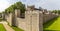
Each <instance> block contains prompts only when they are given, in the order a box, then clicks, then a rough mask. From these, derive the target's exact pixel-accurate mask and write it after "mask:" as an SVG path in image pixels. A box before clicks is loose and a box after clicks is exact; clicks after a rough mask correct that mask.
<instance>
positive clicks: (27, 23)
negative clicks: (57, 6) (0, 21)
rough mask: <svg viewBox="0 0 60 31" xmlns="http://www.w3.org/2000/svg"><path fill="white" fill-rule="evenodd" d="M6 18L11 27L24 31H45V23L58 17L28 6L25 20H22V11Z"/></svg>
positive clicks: (17, 11)
mask: <svg viewBox="0 0 60 31" xmlns="http://www.w3.org/2000/svg"><path fill="white" fill-rule="evenodd" d="M5 17H6V18H7V19H6V20H7V21H8V22H9V24H10V26H12V25H13V26H17V27H19V28H21V29H23V30H24V31H43V23H46V22H47V21H49V20H50V19H53V18H55V17H57V15H56V14H53V13H51V12H48V11H46V12H45V11H44V12H43V10H42V11H41V10H40V9H36V8H35V7H34V6H28V7H27V9H26V11H25V17H24V18H20V10H18V9H16V10H15V12H14V13H10V14H9V15H8V16H5Z"/></svg>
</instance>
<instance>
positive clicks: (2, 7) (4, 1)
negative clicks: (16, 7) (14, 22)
mask: <svg viewBox="0 0 60 31" xmlns="http://www.w3.org/2000/svg"><path fill="white" fill-rule="evenodd" d="M9 5H10V4H9V2H8V1H7V0H1V1H0V12H2V11H4V10H5V9H6V8H7V7H8V6H9Z"/></svg>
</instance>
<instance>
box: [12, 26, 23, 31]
mask: <svg viewBox="0 0 60 31" xmlns="http://www.w3.org/2000/svg"><path fill="white" fill-rule="evenodd" d="M12 28H13V29H14V30H15V31H24V30H22V29H20V28H18V27H14V26H12Z"/></svg>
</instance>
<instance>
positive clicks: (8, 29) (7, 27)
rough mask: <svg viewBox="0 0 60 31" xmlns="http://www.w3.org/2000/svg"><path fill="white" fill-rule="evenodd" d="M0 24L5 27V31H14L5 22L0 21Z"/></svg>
mask: <svg viewBox="0 0 60 31" xmlns="http://www.w3.org/2000/svg"><path fill="white" fill-rule="evenodd" d="M0 23H2V24H3V25H4V27H5V29H6V30H7V31H14V30H13V29H12V28H11V27H10V26H9V25H8V24H7V22H5V21H2V22H0Z"/></svg>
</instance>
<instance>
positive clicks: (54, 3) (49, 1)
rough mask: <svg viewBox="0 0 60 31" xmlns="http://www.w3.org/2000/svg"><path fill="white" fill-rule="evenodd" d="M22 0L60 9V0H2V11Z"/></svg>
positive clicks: (29, 3)
mask: <svg viewBox="0 0 60 31" xmlns="http://www.w3.org/2000/svg"><path fill="white" fill-rule="evenodd" d="M17 1H21V2H22V3H23V4H25V5H35V7H36V8H38V7H42V8H45V9H48V10H55V9H57V10H58V9H60V0H0V12H2V11H4V10H5V9H6V8H8V7H9V6H10V5H12V4H13V3H15V2H17Z"/></svg>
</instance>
